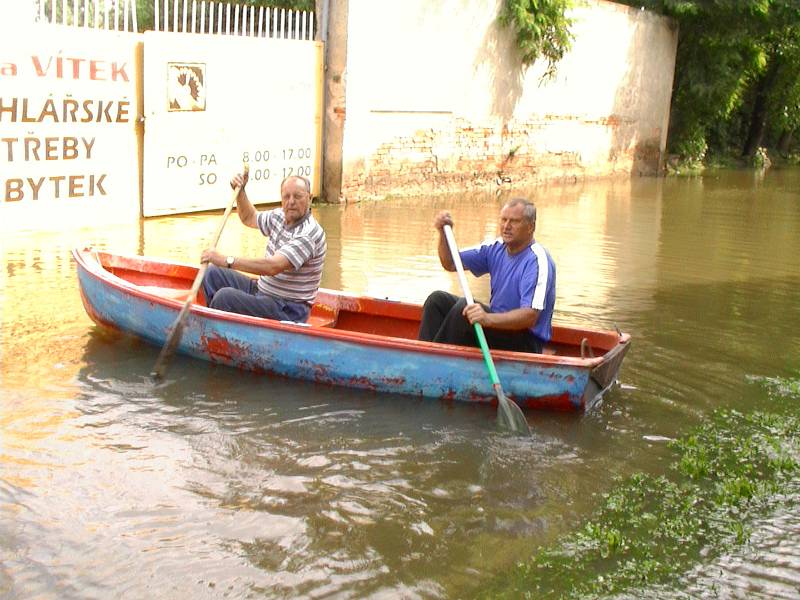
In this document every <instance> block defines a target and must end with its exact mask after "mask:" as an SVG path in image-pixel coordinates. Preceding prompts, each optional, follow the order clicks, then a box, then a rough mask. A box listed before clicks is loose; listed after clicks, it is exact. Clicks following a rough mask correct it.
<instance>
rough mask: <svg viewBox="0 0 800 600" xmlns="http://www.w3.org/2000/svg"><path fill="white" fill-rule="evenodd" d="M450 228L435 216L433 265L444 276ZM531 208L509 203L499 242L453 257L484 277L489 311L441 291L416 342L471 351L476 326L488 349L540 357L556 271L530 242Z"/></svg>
mask: <svg viewBox="0 0 800 600" xmlns="http://www.w3.org/2000/svg"><path fill="white" fill-rule="evenodd" d="M445 225H450V226H451V227H452V225H453V219H452V217H451V216H450V214H449V213H447V212H442V213H439V214H438V215H437V217H436V220H435V221H434V226H435V227H436V229H438V230H439V247H438V251H439V261H440V262H441V263H442V266H443V267H444V268H445V270H447V271H455V270H456V267H455V264H454V263H453V258H452V256H451V254H450V249H449V247H448V245H447V239H446V238H445V235H444V226H445ZM535 229H536V207H535V206H534V205H533V203H532V202H530V201H528V200H525V199H524V198H515V199H513V200H511V201H509V202H508V203H507V204H506V205H505V206H503V209H502V210H501V211H500V237H499V238H497V239H496V240H494V241H492V242H484V243H482V244H481V245H480V246H477V247H474V248H468V249H466V250H462V251H460V252H459V254H460V255H461V262H462V263H463V264H464V268H465V269H469V270H470V271H472V273H473V274H474V275H475V276H477V277H480V276H481V275H485V274H486V273H489V277H490V278H491V296H492V297H491V301H490V304H489V306H486V305H483V304H479V303H476V304H470V305H469V306H467V303H466V300H465V299H464V298H459V297H458V296H455V295H453V294H450V293H448V292H443V291H436V292H433V293H432V294H431V295H430V296H428V299H427V300H425V306H424V307H423V311H422V323H421V324H420V328H419V336H418V337H419V339H420V340H425V341H429V342H442V343H447V344H457V345H461V346H477V345H478V341H477V338H476V337H475V331H474V329H473V327H472V325H473V324H474V323H480V324H481V325H482V326H483V328H484V330H485V333H486V341H487V342H488V344H489V347H490V348H496V349H501V350H517V351H520V352H539V353H541V352H542V348H543V347H544V345H545V344H546V343H547V342H548V341H550V336H551V334H552V325H551V321H552V318H553V307H554V306H555V302H556V265H555V263H554V262H553V259H552V257H551V256H550V253H549V252H548V251H547V250H546V249H545V248H544V246H542V245H541V244H539V243H538V242H537V241H535V240H534V238H533V232H534V230H535Z"/></svg>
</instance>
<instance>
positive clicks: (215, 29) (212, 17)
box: [153, 0, 315, 40]
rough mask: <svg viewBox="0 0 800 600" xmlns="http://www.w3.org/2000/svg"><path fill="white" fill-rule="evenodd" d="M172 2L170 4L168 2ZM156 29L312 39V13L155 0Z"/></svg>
mask: <svg viewBox="0 0 800 600" xmlns="http://www.w3.org/2000/svg"><path fill="white" fill-rule="evenodd" d="M170 5H171V6H170ZM153 8H154V21H155V29H156V31H179V32H184V33H215V34H222V35H239V36H250V37H271V38H280V39H292V40H313V39H314V25H315V22H314V13H313V12H311V11H299V10H286V9H283V8H280V9H279V8H269V7H267V8H265V7H263V6H262V7H259V8H256V7H255V6H244V5H239V4H229V3H227V2H213V1H207V0H201V1H199V2H198V1H197V0H191V2H190V1H189V0H154V2H153Z"/></svg>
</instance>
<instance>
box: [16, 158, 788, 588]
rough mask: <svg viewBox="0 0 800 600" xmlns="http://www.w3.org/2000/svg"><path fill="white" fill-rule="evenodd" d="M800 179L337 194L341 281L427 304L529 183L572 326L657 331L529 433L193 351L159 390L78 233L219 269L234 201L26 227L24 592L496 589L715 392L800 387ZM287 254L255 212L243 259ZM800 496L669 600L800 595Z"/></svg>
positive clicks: (334, 222)
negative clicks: (93, 304)
mask: <svg viewBox="0 0 800 600" xmlns="http://www.w3.org/2000/svg"><path fill="white" fill-rule="evenodd" d="M798 190H800V171H798V170H791V169H787V170H776V169H773V170H770V171H767V172H766V173H765V174H759V173H753V172H725V173H717V174H708V175H706V176H705V177H702V178H694V179H668V180H664V179H634V180H631V181H627V180H625V181H605V182H591V183H586V184H580V185H565V186H547V187H542V188H537V189H535V190H513V189H511V190H508V189H507V190H500V193H499V194H498V193H495V190H482V191H471V192H468V193H464V194H461V195H448V196H440V197H420V198H403V199H400V198H398V199H389V200H385V201H382V202H370V203H363V204H355V205H348V206H327V205H321V206H317V207H315V209H314V210H315V214H316V215H317V217H318V218H319V220H320V221H321V222H322V224H323V225H324V226H325V228H326V230H327V233H328V243H329V254H328V261H327V264H326V267H325V275H324V280H323V285H324V286H325V287H330V288H339V289H344V290H348V291H351V292H356V293H363V294H368V295H374V296H379V297H390V298H396V299H402V300H410V301H422V300H423V299H424V298H425V296H426V295H427V294H428V293H429V292H430V291H431V290H433V289H437V288H441V289H448V290H450V291H453V292H457V291H458V282H457V280H456V278H455V276H454V275H452V274H448V273H445V272H444V271H443V270H442V269H441V268H440V267H439V264H438V260H437V258H436V235H435V232H434V230H433V229H432V220H433V217H434V215H435V214H436V212H438V211H439V210H442V209H447V210H449V211H451V213H452V214H453V215H454V217H455V221H456V227H455V232H456V238H457V240H458V242H459V245H461V246H467V245H469V244H471V243H475V242H478V241H480V240H481V239H484V238H487V237H494V235H495V234H496V226H497V214H498V212H499V208H500V206H501V205H502V202H503V201H504V200H506V199H508V198H509V196H510V195H528V196H531V197H532V198H533V199H534V200H535V201H536V203H537V206H538V210H539V220H538V225H537V239H538V240H539V241H541V242H542V243H543V244H544V245H545V246H546V247H547V248H548V249H549V250H550V252H551V253H552V255H553V257H554V259H555V261H556V264H557V269H558V301H557V306H556V321H558V322H561V323H567V324H574V325H586V326H592V327H594V326H597V327H603V328H613V327H614V326H615V325H617V326H619V327H620V328H621V329H623V330H624V331H628V332H630V333H631V334H632V335H633V346H632V349H631V352H630V353H629V354H628V357H627V358H626V362H625V364H624V365H623V368H622V371H621V373H620V383H621V385H620V386H618V387H617V388H615V389H613V390H612V391H611V392H610V393H609V394H608V395H607V396H606V398H605V399H604V401H603V402H602V403H601V404H600V405H599V406H597V407H595V408H594V409H593V410H591V411H589V412H587V413H586V414H582V415H563V414H546V413H529V415H528V416H529V420H530V423H531V426H532V429H533V432H534V433H533V437H532V438H531V439H529V440H521V439H517V438H513V437H509V436H506V435H503V434H502V433H499V432H498V431H497V430H496V429H495V423H494V413H493V411H492V410H491V409H490V408H487V407H474V406H469V405H461V404H452V403H442V402H438V401H434V400H420V399H416V398H405V397H400V396H386V395H380V394H373V393H367V392H359V391H353V390H347V389H336V388H330V387H326V386H318V385H313V384H308V383H302V382H293V381H286V380H281V379H276V378H269V377H259V376H256V375H250V374H243V373H239V372H237V371H234V370H230V369H227V368H223V367H215V366H210V365H208V364H205V363H202V362H198V361H194V360H190V359H184V358H177V359H175V360H174V362H173V363H172V364H171V366H170V369H169V372H168V377H167V379H166V381H165V382H164V383H162V384H160V385H154V384H153V383H152V382H151V381H150V379H149V377H148V373H149V372H150V370H151V369H152V366H153V363H154V361H155V359H156V356H157V353H158V349H156V348H153V347H150V346H147V345H146V344H143V343H140V342H137V341H135V340H131V339H128V338H116V337H113V336H108V335H105V334H103V333H102V332H100V331H99V330H98V329H97V328H96V327H95V326H94V325H93V323H92V322H91V321H90V320H89V319H88V317H87V316H86V314H85V312H84V310H83V307H82V305H81V301H80V298H79V294H78V290H77V282H76V277H75V270H74V265H73V264H72V262H71V259H70V254H69V251H70V248H71V247H72V246H74V245H76V244H81V243H91V244H93V245H95V246H97V247H99V248H103V249H108V250H110V251H114V252H119V253H144V254H148V255H153V256H163V257H168V258H172V259H177V260H181V261H185V262H194V261H195V260H196V259H197V257H198V256H199V253H200V250H201V249H202V248H203V247H204V245H205V244H206V243H207V240H209V239H210V237H211V236H212V234H213V232H214V231H215V229H216V226H217V223H218V219H219V218H220V217H219V215H215V214H203V215H194V216H184V217H175V218H162V219H153V220H147V221H144V222H141V223H134V224H131V225H126V226H97V227H85V228H83V229H77V228H75V227H71V228H65V229H64V230H63V231H61V232H59V233H30V232H26V233H24V234H22V233H21V234H19V235H10V236H6V238H5V239H4V240H3V242H2V256H3V268H2V275H0V309H2V332H1V333H0V336H1V337H0V353H1V354H0V356H1V357H2V371H0V375H2V389H1V390H0V394H2V400H0V435H2V438H0V596H2V597H10V598H33V597H35V598H108V597H148V598H189V597H191V598H203V597H208V598H216V597H223V596H224V597H292V598H294V597H310V598H311V597H313V598H316V597H335V598H351V597H352V598H362V597H372V598H382V597H386V598H388V597H392V598H394V597H404V598H416V597H420V598H439V597H441V598H449V597H469V596H470V594H471V593H472V592H473V591H474V589H475V588H476V585H477V584H479V583H480V582H481V581H482V580H483V579H484V578H485V577H488V576H491V575H493V574H495V573H498V572H500V571H502V570H503V569H505V568H507V567H509V566H510V565H513V564H514V563H515V562H517V561H519V560H521V559H524V558H525V557H526V556H527V555H529V554H530V553H531V552H532V551H533V550H534V549H536V548H537V547H540V546H542V545H544V544H548V543H551V542H553V540H555V539H556V538H557V537H558V536H559V535H560V534H562V533H565V532H569V531H571V530H573V529H574V528H576V527H578V526H580V524H581V520H582V519H584V518H586V517H587V516H588V515H589V514H590V513H591V511H592V510H593V509H594V508H596V507H597V505H598V502H599V499H598V496H597V494H598V493H602V492H603V491H606V490H607V489H609V487H610V486H611V485H612V478H613V477H614V476H615V475H626V474H628V473H631V472H634V471H646V472H650V473H659V472H663V471H664V470H665V469H666V468H667V465H668V462H669V460H670V455H669V453H668V451H667V449H666V440H668V439H670V438H674V437H676V436H679V435H681V433H682V432H685V431H686V430H688V429H689V428H690V427H692V426H694V425H696V424H698V423H700V422H702V421H703V419H704V418H706V417H707V416H709V415H710V414H711V412H712V411H713V410H714V409H715V408H719V407H734V408H739V409H741V410H753V409H762V410H769V409H770V408H771V403H772V402H774V399H771V398H770V397H769V395H768V394H766V393H765V391H764V389H763V386H761V385H759V383H758V382H759V380H760V379H761V378H769V377H791V376H795V377H796V376H797V372H798V369H799V368H800V285H799V284H800V235H798V233H800V193H798ZM263 245H264V242H263V239H262V238H261V237H260V235H259V234H258V232H255V231H253V230H245V229H244V228H243V227H242V226H241V225H240V224H239V223H238V222H235V217H233V218H232V219H231V221H230V222H229V225H228V226H227V227H226V230H225V232H224V235H223V238H222V241H221V243H220V248H221V249H224V250H225V251H226V252H229V253H231V254H237V255H247V254H254V255H255V254H261V253H262V252H263ZM470 282H471V286H472V290H473V293H474V294H475V296H476V297H477V298H482V299H486V298H487V296H488V285H487V282H486V281H484V280H483V279H478V280H476V279H474V278H471V279H470ZM798 510H799V509H798V508H797V507H796V504H795V506H794V508H789V509H786V510H782V511H781V512H779V513H777V514H774V515H769V516H768V517H767V518H765V520H764V521H763V522H760V523H756V524H754V527H755V533H754V536H753V541H752V544H753V545H752V546H751V547H749V548H743V549H742V551H741V552H740V553H736V554H735V555H731V556H726V557H723V558H722V559H719V560H717V561H715V562H714V563H713V564H712V565H698V569H697V571H696V572H693V573H689V574H687V578H688V579H687V581H688V582H689V583H687V587H686V588H685V589H681V590H677V589H676V590H662V593H664V594H674V595H675V596H676V597H680V596H681V594H683V593H685V592H686V590H689V591H690V592H691V594H692V595H694V596H702V595H703V594H705V593H709V594H710V593H711V592H708V590H712V589H714V590H716V593H718V594H721V596H720V597H725V596H726V594H727V597H765V598H767V597H797V593H798V589H800V527H798V523H799V522H800V512H798ZM714 569H716V570H714ZM714 573H724V576H719V577H718V576H715V575H714ZM720 586H721V587H720ZM709 597H711V596H709Z"/></svg>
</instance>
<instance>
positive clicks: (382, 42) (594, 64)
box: [325, 0, 677, 201]
mask: <svg viewBox="0 0 800 600" xmlns="http://www.w3.org/2000/svg"><path fill="white" fill-rule="evenodd" d="M331 3H332V5H334V6H333V10H332V11H331V17H332V18H333V19H334V20H333V21H332V27H331V34H333V32H336V31H338V32H339V35H346V40H342V39H341V38H340V37H338V35H336V36H334V35H331V36H330V37H329V40H328V52H329V53H333V55H334V56H342V54H343V53H344V55H345V56H346V63H345V64H340V65H337V68H336V69H335V72H332V70H331V69H330V68H329V70H328V72H327V73H326V77H328V78H331V77H333V76H338V77H339V79H338V81H337V82H336V84H335V85H336V86H340V87H337V91H339V92H340V93H339V96H338V98H335V99H332V100H331V102H330V103H329V104H328V105H327V106H326V112H327V114H328V116H329V118H331V119H338V123H334V124H333V127H331V126H329V127H326V139H328V140H332V139H336V134H337V130H338V132H339V135H341V143H340V144H338V149H337V148H335V147H328V148H326V166H325V170H326V176H325V183H326V190H325V193H326V196H327V198H328V199H329V200H333V201H335V200H336V199H337V197H338V198H339V199H342V200H346V201H349V200H361V199H366V198H371V197H380V196H384V195H386V194H389V193H392V194H397V193H403V192H406V193H420V192H428V191H434V190H442V189H463V188H464V187H467V186H472V185H487V184H494V182H495V181H496V180H497V178H498V174H501V175H502V176H503V177H510V178H512V180H513V181H514V182H515V183H522V182H529V183H535V182H538V181H544V180H549V179H574V178H584V177H594V176H607V175H614V174H623V173H624V174H636V173H654V172H656V171H657V170H658V169H659V168H660V166H661V165H662V163H663V156H664V150H665V147H666V132H667V123H668V119H669V102H670V92H671V87H672V79H673V71H674V66H675V49H676V45H677V30H676V28H675V27H674V26H673V25H672V23H671V21H669V20H668V19H666V18H663V17H660V16H657V15H654V14H652V13H649V12H646V11H639V10H634V9H631V8H628V7H625V6H621V5H617V4H614V3H611V2H605V1H602V0H588V1H587V2H585V3H582V5H581V6H580V7H577V8H575V9H573V12H572V16H573V17H574V19H575V24H574V27H573V31H574V34H575V41H574V43H573V48H572V50H571V51H570V53H569V54H568V55H567V56H566V57H565V58H564V59H563V60H562V61H561V62H560V63H559V65H558V74H557V77H556V78H555V80H553V81H549V82H547V83H542V82H541V75H542V73H543V65H540V64H538V63H537V64H536V65H534V66H533V67H531V68H529V69H523V68H522V66H521V62H520V60H519V54H518V53H517V50H516V47H515V44H514V40H513V35H512V33H511V32H510V31H509V30H507V29H505V28H502V27H500V25H499V24H498V23H497V22H496V16H497V12H498V10H499V6H500V0H483V1H475V0H404V1H403V2H395V1H389V0H331ZM342 6H344V7H345V8H344V9H342ZM337 15H338V18H339V19H342V18H343V19H344V21H340V23H339V24H340V25H341V23H342V22H344V23H346V27H338V28H337V26H336V24H335V23H336V21H335V20H336V18H337ZM329 56H330V54H329ZM328 85H329V87H330V86H331V85H332V84H330V83H329V84H328ZM339 152H340V155H337V154H338V153H339ZM337 168H338V169H339V171H338V172H337ZM331 173H332V174H333V175H334V176H333V177H331V178H329V177H328V175H329V174H331ZM339 173H341V177H340V178H339ZM337 183H339V185H340V187H339V189H336V184H337Z"/></svg>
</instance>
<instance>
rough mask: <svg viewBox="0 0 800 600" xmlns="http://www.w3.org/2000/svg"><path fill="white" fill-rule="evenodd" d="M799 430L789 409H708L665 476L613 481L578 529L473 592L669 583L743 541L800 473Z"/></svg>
mask: <svg viewBox="0 0 800 600" xmlns="http://www.w3.org/2000/svg"><path fill="white" fill-rule="evenodd" d="M782 383H783V382H781V384H782ZM790 389H791V388H790ZM798 434H800V418H798V417H796V416H782V415H777V414H766V413H754V414H750V415H744V414H742V413H739V412H737V411H732V410H721V411H718V412H716V413H715V414H714V415H713V417H712V418H711V419H710V420H709V421H708V422H706V423H704V424H703V425H700V426H699V427H697V428H695V429H694V430H693V431H691V432H689V433H688V434H687V435H686V436H684V437H682V438H681V439H679V440H676V441H674V442H672V443H670V448H671V449H672V450H674V451H675V453H676V459H675V461H674V462H673V464H672V473H673V476H672V477H666V476H653V475H648V474H645V473H635V474H633V475H631V476H630V477H628V478H626V479H618V480H616V481H615V483H614V486H613V488H612V490H611V491H610V492H609V493H607V494H604V495H603V496H602V498H601V500H600V503H599V507H598V509H597V511H596V512H595V514H594V515H592V517H591V518H590V519H589V521H588V522H586V523H585V524H584V525H583V526H582V527H581V528H580V529H578V530H577V531H575V532H573V533H571V534H569V535H567V536H565V537H564V538H562V539H561V540H559V541H558V542H557V543H556V544H555V545H554V546H552V547H550V548H544V549H541V550H539V551H537V552H536V553H534V554H533V555H532V556H531V558H530V559H529V560H528V561H526V562H524V563H521V564H519V565H517V566H516V567H515V568H514V569H511V570H510V571H508V572H506V573H504V574H502V575H501V576H499V577H497V578H495V580H494V581H493V582H492V583H491V584H490V585H489V586H488V587H487V588H485V589H484V590H482V597H487V598H519V597H531V598H587V597H589V598H594V597H598V596H601V595H607V594H624V593H625V592H626V591H630V590H641V589H642V588H643V587H646V586H649V585H654V584H669V582H671V581H674V580H675V578H676V577H677V576H679V575H680V574H682V573H683V572H684V571H686V570H688V569H690V568H692V567H693V566H694V565H695V564H697V563H698V562H699V561H701V560H708V559H709V558H711V557H714V556H717V555H720V554H722V553H723V552H725V551H726V550H727V549H728V548H730V547H732V546H734V545H741V544H744V543H746V542H747V540H748V538H749V535H750V530H749V527H748V525H747V523H748V522H751V521H752V520H753V519H755V518H757V517H758V516H759V515H762V514H764V513H765V512H766V511H768V510H770V509H771V507H772V506H773V505H774V504H775V503H776V502H780V501H781V498H782V496H781V494H780V493H781V491H783V490H784V489H786V488H787V486H788V485H789V484H790V482H791V481H792V479H793V478H797V477H798V475H800V464H798V462H797V460H796V459H795V458H794V457H795V456H797V454H798V452H800V435H798Z"/></svg>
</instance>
